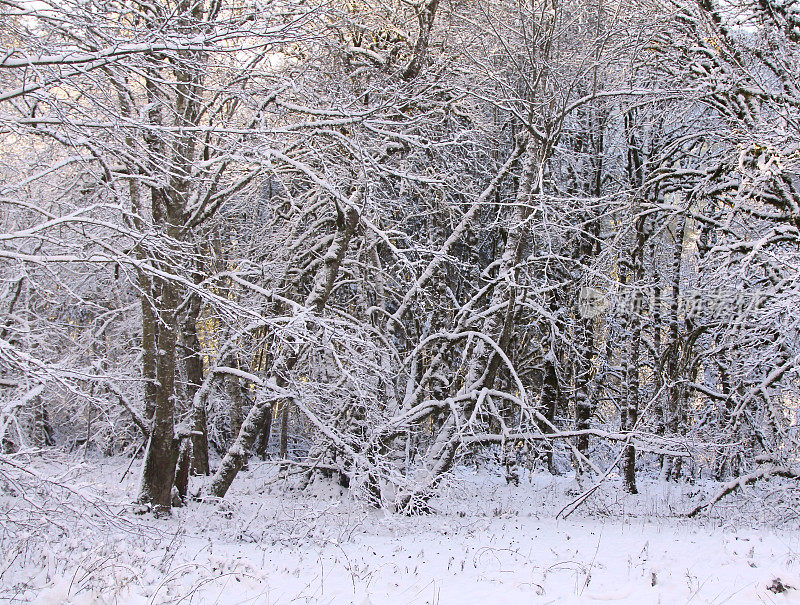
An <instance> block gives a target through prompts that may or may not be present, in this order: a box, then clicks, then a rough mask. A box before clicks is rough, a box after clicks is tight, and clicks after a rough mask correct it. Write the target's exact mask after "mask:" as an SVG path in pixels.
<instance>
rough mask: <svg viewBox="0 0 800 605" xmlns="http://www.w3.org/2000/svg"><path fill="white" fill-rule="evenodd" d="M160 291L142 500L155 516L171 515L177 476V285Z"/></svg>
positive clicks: (166, 285) (163, 284) (165, 284)
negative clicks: (153, 395)
mask: <svg viewBox="0 0 800 605" xmlns="http://www.w3.org/2000/svg"><path fill="white" fill-rule="evenodd" d="M158 286H159V288H158V289H159V290H160V297H159V298H160V303H161V304H160V313H159V315H160V318H161V327H160V330H159V334H158V341H157V343H158V354H157V356H156V378H157V381H158V388H157V390H156V399H155V406H154V407H155V410H154V416H153V428H152V430H151V431H150V441H149V443H148V446H147V452H146V454H145V460H144V469H143V471H142V483H141V488H140V492H139V502H140V503H142V504H147V505H149V506H150V507H151V509H152V510H153V512H154V513H155V514H156V516H161V515H169V513H170V508H171V505H172V486H173V482H174V479H175V464H176V462H177V460H176V455H175V454H176V452H175V451H174V444H173V437H174V411H175V349H176V344H177V335H178V334H177V332H178V331H177V320H176V317H175V307H176V302H177V292H176V291H175V290H176V287H175V285H174V284H172V283H171V282H169V281H166V280H165V281H162V282H161V283H160V284H159V285H158Z"/></svg>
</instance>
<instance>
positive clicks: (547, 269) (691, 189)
mask: <svg viewBox="0 0 800 605" xmlns="http://www.w3.org/2000/svg"><path fill="white" fill-rule="evenodd" d="M0 20H1V21H0V23H1V25H2V27H1V28H0V38H1V39H2V46H3V52H2V55H1V56H0V83H1V84H0V137H2V149H1V151H0V162H1V163H2V168H1V169H0V441H2V449H1V450H0V475H2V474H3V473H4V472H9V471H8V469H11V468H18V467H20V466H21V465H23V464H24V460H25V459H27V458H25V457H26V456H35V455H39V454H43V453H46V452H47V451H49V450H53V449H60V450H70V449H75V448H86V450H87V451H94V452H99V453H100V454H102V455H125V456H129V457H137V456H138V457H139V458H140V459H141V466H142V468H141V476H142V479H141V488H140V493H139V502H140V503H141V504H142V505H144V506H146V507H148V508H151V509H152V510H153V511H154V512H155V513H157V514H168V513H169V511H170V508H171V506H173V505H177V504H180V503H184V502H187V501H190V500H191V497H190V496H192V495H198V496H199V497H202V498H212V499H213V498H220V497H224V496H225V494H226V492H227V490H228V488H229V486H230V485H231V484H232V482H233V481H234V480H235V478H236V475H237V473H238V472H239V471H240V470H241V469H242V468H243V467H245V466H246V465H247V464H248V458H249V459H250V460H251V462H252V461H253V460H257V459H259V458H272V459H275V458H278V459H281V460H282V462H281V464H283V465H284V467H285V468H286V471H287V472H291V473H297V474H298V476H300V477H301V478H303V480H302V481H301V483H309V482H311V481H313V480H316V478H317V477H320V476H321V477H328V478H331V479H332V480H337V481H339V482H340V483H341V484H342V485H344V486H348V487H350V488H351V490H352V491H353V493H355V494H358V495H359V497H361V498H364V499H365V500H368V501H371V502H373V503H376V504H381V505H383V506H389V507H393V508H395V509H396V510H404V511H409V512H413V511H418V510H424V509H425V508H426V503H427V501H428V499H429V498H430V497H431V496H432V495H434V494H436V490H437V486H438V485H439V484H440V482H441V480H442V478H443V477H445V476H446V474H447V473H448V472H449V471H450V470H451V469H452V468H453V467H454V465H458V464H462V463H465V462H469V463H475V464H481V461H482V460H483V461H485V460H486V459H490V458H491V457H495V458H496V459H499V460H500V461H501V462H503V463H505V464H507V466H508V467H509V469H510V471H509V472H510V476H513V474H514V472H515V471H514V469H513V468H512V467H513V466H514V465H515V464H518V463H519V462H520V461H523V460H524V461H526V462H529V463H530V464H533V465H538V468H540V469H541V470H542V471H549V472H552V473H564V472H568V471H572V470H574V471H575V473H576V474H577V477H578V478H579V480H581V481H583V480H584V479H586V480H587V481H594V480H596V479H599V478H602V477H604V476H607V475H608V474H610V473H613V472H619V473H620V474H621V475H622V477H623V485H624V488H625V489H627V490H628V491H630V492H633V493H635V492H636V490H637V487H636V482H637V475H638V476H642V474H647V475H648V476H660V477H662V478H663V479H665V480H671V481H679V480H687V479H691V478H696V477H705V478H711V479H717V480H724V481H730V480H732V479H736V478H739V477H744V478H745V479H746V480H750V478H752V477H753V476H754V475H752V473H761V475H759V476H769V475H770V474H771V473H773V472H775V473H778V474H780V473H781V472H783V471H785V470H786V466H785V465H787V464H789V463H790V462H791V460H792V459H793V457H794V456H796V454H797V435H796V427H797V420H796V409H797V404H798V353H799V352H800V342H798V324H797V321H798V315H800V314H799V313H798V309H800V306H799V305H798V301H800V292H798V286H800V283H799V282H798V267H800V249H799V248H798V244H800V173H799V172H798V169H799V168H800V80H798V74H800V2H797V1H796V0H742V1H740V2H718V1H716V0H644V1H636V2H633V1H628V0H386V1H384V2H381V1H378V0H375V1H373V0H354V1H347V2H345V1H340V0H332V1H330V2H317V1H316V0H307V1H294V0H265V1H260V0H153V1H144V0H142V1H140V0H37V2H35V3H30V2H23V1H19V2H18V1H16V0H2V1H1V2H0ZM209 458H211V460H212V462H211V464H210V463H209ZM135 464H139V463H138V462H136V463H135ZM4 469H5V470H4ZM616 469H618V471H617V470H616ZM781 469H783V471H782V470H781ZM208 474H213V477H212V478H210V479H208V480H206V481H205V482H202V483H203V485H204V486H205V487H203V489H202V491H201V493H199V494H196V492H195V490H193V489H192V487H191V484H192V481H193V479H192V477H193V476H196V475H208ZM784 474H785V473H784ZM194 481H197V480H196V479H195V480H194Z"/></svg>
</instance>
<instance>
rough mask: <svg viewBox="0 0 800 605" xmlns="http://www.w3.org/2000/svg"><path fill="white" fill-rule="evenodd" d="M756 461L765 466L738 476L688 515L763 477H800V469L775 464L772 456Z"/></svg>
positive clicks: (694, 514)
mask: <svg viewBox="0 0 800 605" xmlns="http://www.w3.org/2000/svg"><path fill="white" fill-rule="evenodd" d="M756 461H758V462H761V463H762V464H763V466H761V467H760V468H758V469H757V470H755V471H753V472H752V473H750V474H748V475H743V476H741V477H737V478H736V479H733V480H732V481H729V482H728V483H726V484H725V485H723V486H722V489H720V490H719V491H718V492H717V493H716V494H714V497H713V498H711V499H710V500H706V501H705V502H703V503H702V504H699V505H697V506H696V507H695V508H694V509H693V510H692V511H691V512H689V513H687V515H686V516H687V517H694V516H696V515H698V514H699V513H700V512H702V511H704V510H706V509H708V508H711V507H712V506H714V505H715V504H716V503H717V502H719V501H720V500H722V499H723V498H724V497H725V496H727V495H728V494H731V493H733V492H735V491H736V490H737V489H740V488H743V487H744V486H745V485H750V484H752V483H755V482H756V481H759V480H761V479H769V478H770V477H785V478H787V479H800V471H798V470H795V469H791V468H789V467H787V466H781V465H777V464H774V463H773V462H772V460H771V459H770V458H767V457H764V458H756Z"/></svg>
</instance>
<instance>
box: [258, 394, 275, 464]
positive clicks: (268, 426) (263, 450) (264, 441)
mask: <svg viewBox="0 0 800 605" xmlns="http://www.w3.org/2000/svg"><path fill="white" fill-rule="evenodd" d="M271 432H272V406H269V409H267V415H266V417H265V418H264V428H263V429H262V430H261V440H260V441H259V443H258V455H259V456H261V459H262V460H266V459H267V450H268V449H269V437H270V433H271Z"/></svg>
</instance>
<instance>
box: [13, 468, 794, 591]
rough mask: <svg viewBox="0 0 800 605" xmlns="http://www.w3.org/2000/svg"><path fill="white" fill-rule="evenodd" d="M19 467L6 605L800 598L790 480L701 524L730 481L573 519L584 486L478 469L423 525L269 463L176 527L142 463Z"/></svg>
mask: <svg viewBox="0 0 800 605" xmlns="http://www.w3.org/2000/svg"><path fill="white" fill-rule="evenodd" d="M15 462H16V463H18V466H16V467H7V468H4V469H3V474H0V531H1V532H2V536H1V537H2V541H1V542H0V601H2V600H8V601H10V602H33V603H40V604H50V603H53V604H56V603H72V604H89V603H125V604H128V603H130V604H139V603H141V604H149V603H203V604H205V603H218V604H225V605H229V604H244V603H270V604H272V603H275V604H277V603H286V604H288V603H355V604H358V605H361V604H369V603H372V604H378V603H391V604H392V605H403V604H411V603H416V604H425V603H428V604H434V603H438V604H450V603H453V604H457V605H468V604H471V603H477V604H479V605H486V604H488V603H497V604H500V603H503V604H507V603H592V602H604V601H611V602H614V601H616V602H621V603H665V604H666V603H670V604H671V603H689V602H691V603H794V602H798V603H800V590H798V589H800V571H799V570H798V558H799V557H800V534H798V532H797V531H796V527H797V524H796V522H795V521H794V513H793V511H794V510H795V509H794V506H795V504H794V502H793V500H792V498H791V496H792V489H793V486H790V485H782V484H781V485H764V486H760V487H758V488H755V487H754V488H752V489H751V491H748V492H745V493H741V494H736V495H734V496H732V497H730V498H728V499H726V500H724V501H723V502H721V503H720V504H718V505H717V506H716V507H714V508H713V509H712V511H711V513H710V514H706V515H705V516H702V517H699V518H696V519H686V518H684V517H683V516H682V515H683V513H685V512H686V511H687V510H690V509H691V508H692V506H693V505H694V504H696V503H697V502H699V501H701V500H702V499H703V498H705V497H707V495H708V494H710V493H712V492H713V491H714V489H715V488H716V487H717V486H715V485H713V484H709V485H688V484H678V485H675V484H665V483H661V482H656V481H653V482H647V481H646V480H644V479H642V480H641V481H640V488H641V491H642V493H641V494H639V495H637V496H630V495H626V494H623V493H622V492H621V490H620V489H619V485H618V484H617V483H616V482H615V480H614V478H611V479H609V480H608V481H607V482H606V483H605V484H603V486H602V487H601V488H599V489H598V490H596V491H595V492H594V494H593V495H592V496H591V498H589V499H588V500H587V502H586V503H585V504H584V505H583V506H582V507H580V508H579V509H577V511H575V512H574V513H573V514H571V515H570V516H568V517H567V518H566V519H564V518H556V515H557V513H558V512H559V511H560V510H561V509H562V508H563V507H564V505H566V504H568V503H569V502H570V501H571V500H573V499H574V498H575V495H576V494H577V493H579V492H580V489H581V488H580V486H578V484H577V483H576V481H575V479H574V478H570V477H552V476H550V475H547V474H541V475H534V476H532V477H528V476H525V477H523V478H522V481H521V482H520V484H519V485H518V486H515V485H511V486H509V485H506V483H505V481H504V480H503V478H502V476H500V474H499V473H496V472H491V471H489V470H482V471H476V470H474V469H466V468H461V469H458V470H457V472H456V473H455V474H454V476H453V477H452V478H450V480H449V481H448V482H447V483H445V484H444V485H443V486H442V490H441V495H440V497H438V498H437V499H435V500H433V501H432V503H431V504H432V511H433V512H432V513H431V514H427V515H418V516H412V517H408V516H403V515H398V514H393V513H391V512H387V511H383V510H380V509H375V508H371V507H368V506H365V505H363V504H361V503H359V502H357V501H355V500H354V499H353V498H351V497H350V495H349V494H348V493H347V492H346V491H345V490H341V489H340V488H339V487H337V486H334V485H333V484H329V483H327V482H317V483H316V484H314V485H312V486H311V487H310V488H307V489H306V490H303V491H298V490H293V489H291V481H290V480H287V479H284V478H281V477H280V476H279V474H278V470H277V467H276V466H275V465H274V464H271V463H258V462H256V463H253V464H252V465H251V469H250V470H249V471H247V472H244V473H242V474H241V475H240V476H239V477H238V478H237V481H236V483H235V484H234V487H233V488H232V489H231V491H230V492H229V494H228V496H227V497H226V499H225V501H224V502H202V503H201V502H192V503H191V504H190V505H189V506H188V507H185V508H180V509H175V510H174V512H173V516H172V518H171V519H168V520H166V521H164V520H157V519H154V518H152V517H150V516H148V515H143V516H139V515H136V514H134V512H133V510H132V508H131V507H130V506H128V505H127V503H129V502H130V501H131V500H132V499H133V496H134V494H135V478H133V477H132V476H131V475H132V474H134V473H133V472H131V473H128V474H127V476H126V477H125V479H124V480H123V481H122V482H120V478H121V477H122V476H123V474H124V473H125V470H126V466H127V465H128V461H126V460H121V459H94V460H88V461H82V462H75V461H74V460H71V461H63V460H62V461H60V462H49V463H48V464H44V463H35V462H26V461H22V460H16V461H15ZM31 473H33V474H31ZM584 487H586V486H584ZM756 489H758V490H759V491H753V490H756ZM778 521H780V522H778Z"/></svg>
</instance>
